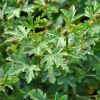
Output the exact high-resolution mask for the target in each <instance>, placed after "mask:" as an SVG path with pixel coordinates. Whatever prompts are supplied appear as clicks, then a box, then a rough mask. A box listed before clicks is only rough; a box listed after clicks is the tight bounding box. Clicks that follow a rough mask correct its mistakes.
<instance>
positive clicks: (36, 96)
mask: <svg viewBox="0 0 100 100" xmlns="http://www.w3.org/2000/svg"><path fill="white" fill-rule="evenodd" d="M28 95H29V96H30V98H31V99H32V100H47V96H46V94H45V93H43V91H41V90H40V89H38V90H35V89H32V90H31V91H29V92H28Z"/></svg>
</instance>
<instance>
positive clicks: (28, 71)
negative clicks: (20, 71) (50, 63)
mask: <svg viewBox="0 0 100 100" xmlns="http://www.w3.org/2000/svg"><path fill="white" fill-rule="evenodd" d="M34 71H40V69H39V68H38V66H36V65H31V66H28V67H27V68H26V71H25V72H26V75H25V78H26V81H27V83H30V82H31V81H32V79H33V78H35V75H34Z"/></svg>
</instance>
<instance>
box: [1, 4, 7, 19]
mask: <svg viewBox="0 0 100 100" xmlns="http://www.w3.org/2000/svg"><path fill="white" fill-rule="evenodd" d="M6 6H7V4H6V3H5V4H4V6H3V9H2V10H0V19H2V20H3V19H4V14H5V9H6Z"/></svg>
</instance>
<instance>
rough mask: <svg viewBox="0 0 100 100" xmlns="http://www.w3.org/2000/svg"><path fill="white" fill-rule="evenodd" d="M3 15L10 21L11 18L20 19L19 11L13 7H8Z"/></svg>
mask: <svg viewBox="0 0 100 100" xmlns="http://www.w3.org/2000/svg"><path fill="white" fill-rule="evenodd" d="M5 14H7V19H12V18H13V17H17V18H19V17H20V9H19V8H15V7H9V8H8V9H7V10H6V11H5Z"/></svg>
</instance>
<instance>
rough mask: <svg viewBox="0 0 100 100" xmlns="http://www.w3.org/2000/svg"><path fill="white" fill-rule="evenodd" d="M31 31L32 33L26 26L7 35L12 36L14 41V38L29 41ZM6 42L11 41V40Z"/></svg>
mask: <svg viewBox="0 0 100 100" xmlns="http://www.w3.org/2000/svg"><path fill="white" fill-rule="evenodd" d="M29 31H30V29H25V27H24V26H18V27H17V28H16V29H15V30H14V31H9V30H7V31H5V34H7V35H11V36H12V39H13V37H14V38H17V39H19V40H20V41H21V40H23V39H27V36H28V33H29ZM10 39H11V38H10ZM6 41H9V39H8V40H6Z"/></svg>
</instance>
